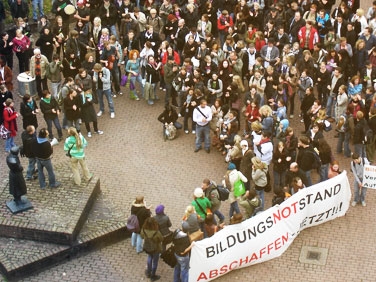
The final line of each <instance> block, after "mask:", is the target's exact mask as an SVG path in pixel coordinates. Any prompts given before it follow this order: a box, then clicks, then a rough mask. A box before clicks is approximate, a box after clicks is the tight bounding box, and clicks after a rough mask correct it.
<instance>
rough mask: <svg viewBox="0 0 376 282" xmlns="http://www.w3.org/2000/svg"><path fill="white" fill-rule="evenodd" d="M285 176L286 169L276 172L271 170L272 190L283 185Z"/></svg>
mask: <svg viewBox="0 0 376 282" xmlns="http://www.w3.org/2000/svg"><path fill="white" fill-rule="evenodd" d="M285 177H286V171H282V172H278V171H275V170H274V171H273V179H274V191H276V189H278V188H282V187H283V186H284V185H285Z"/></svg>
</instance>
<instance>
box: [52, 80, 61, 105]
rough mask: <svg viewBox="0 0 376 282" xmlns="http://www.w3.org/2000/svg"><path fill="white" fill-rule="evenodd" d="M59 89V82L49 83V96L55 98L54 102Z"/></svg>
mask: <svg viewBox="0 0 376 282" xmlns="http://www.w3.org/2000/svg"><path fill="white" fill-rule="evenodd" d="M60 88H61V83H60V82H51V95H52V97H54V98H55V100H56V101H58V95H57V94H58V93H59V90H60Z"/></svg>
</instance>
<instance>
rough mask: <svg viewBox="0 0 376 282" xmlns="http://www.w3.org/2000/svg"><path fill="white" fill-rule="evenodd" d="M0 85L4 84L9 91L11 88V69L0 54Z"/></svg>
mask: <svg viewBox="0 0 376 282" xmlns="http://www.w3.org/2000/svg"><path fill="white" fill-rule="evenodd" d="M0 52H1V51H0ZM0 54H1V53H0ZM12 56H13V55H12ZM0 85H5V86H6V87H7V89H8V90H9V91H12V90H13V72H12V69H11V68H10V67H9V66H7V65H6V61H5V58H3V57H1V55H0Z"/></svg>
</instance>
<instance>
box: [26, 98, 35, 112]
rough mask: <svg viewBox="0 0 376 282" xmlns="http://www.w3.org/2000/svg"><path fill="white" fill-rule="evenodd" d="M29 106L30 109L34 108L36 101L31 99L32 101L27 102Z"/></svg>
mask: <svg viewBox="0 0 376 282" xmlns="http://www.w3.org/2000/svg"><path fill="white" fill-rule="evenodd" d="M27 106H28V107H29V108H30V109H32V110H33V109H34V101H33V100H31V102H27Z"/></svg>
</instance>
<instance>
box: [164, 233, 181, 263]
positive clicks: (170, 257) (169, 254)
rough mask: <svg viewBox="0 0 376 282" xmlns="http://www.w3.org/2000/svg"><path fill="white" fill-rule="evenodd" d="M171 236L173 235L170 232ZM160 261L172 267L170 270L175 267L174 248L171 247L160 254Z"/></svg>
mask: <svg viewBox="0 0 376 282" xmlns="http://www.w3.org/2000/svg"><path fill="white" fill-rule="evenodd" d="M172 234H173V232H172ZM161 259H162V260H163V261H164V262H165V263H167V264H168V265H169V266H170V267H172V268H174V267H175V265H176V263H177V260H176V257H175V247H174V245H171V246H170V247H169V248H168V249H167V250H165V251H164V252H162V254H161Z"/></svg>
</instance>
